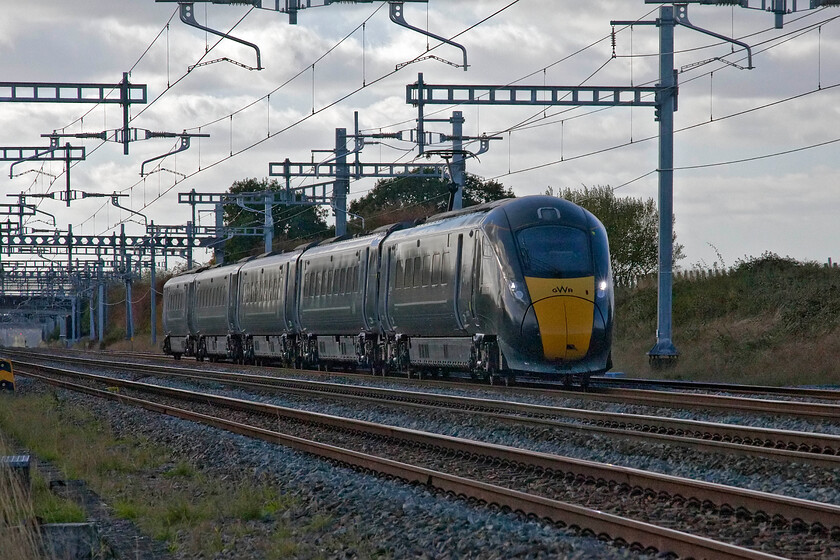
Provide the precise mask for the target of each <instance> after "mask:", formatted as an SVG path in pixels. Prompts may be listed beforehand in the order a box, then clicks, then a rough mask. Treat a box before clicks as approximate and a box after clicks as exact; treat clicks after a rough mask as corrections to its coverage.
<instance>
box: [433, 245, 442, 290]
mask: <svg viewBox="0 0 840 560" xmlns="http://www.w3.org/2000/svg"><path fill="white" fill-rule="evenodd" d="M438 284H440V254H438V253H435V254H434V255H432V286H437V285H438Z"/></svg>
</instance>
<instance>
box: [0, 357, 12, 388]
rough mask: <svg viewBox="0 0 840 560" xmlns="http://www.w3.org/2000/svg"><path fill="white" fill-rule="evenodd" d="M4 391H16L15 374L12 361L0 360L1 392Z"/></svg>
mask: <svg viewBox="0 0 840 560" xmlns="http://www.w3.org/2000/svg"><path fill="white" fill-rule="evenodd" d="M4 389H7V390H9V391H14V390H15V372H14V371H13V368H12V361H11V360H7V359H5V358H0V391H2V390H4Z"/></svg>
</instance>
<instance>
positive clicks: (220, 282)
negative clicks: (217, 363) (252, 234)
mask: <svg viewBox="0 0 840 560" xmlns="http://www.w3.org/2000/svg"><path fill="white" fill-rule="evenodd" d="M241 267H242V265H241V264H239V263H237V264H232V265H222V266H213V267H210V268H208V269H207V270H204V271H202V272H199V273H198V274H196V275H195V281H194V282H195V288H194V290H195V298H194V301H195V307H194V316H195V319H194V324H195V329H196V336H197V346H196V358H197V359H198V360H199V361H202V360H204V358H210V359H211V360H215V359H218V358H233V359H234V360H241V359H242V351H243V349H242V348H237V347H236V346H235V344H234V343H235V341H236V340H237V337H236V336H234V337H233V339H231V335H236V334H238V333H239V332H240V329H239V327H238V324H237V317H236V308H237V301H238V287H239V269H240V268H241Z"/></svg>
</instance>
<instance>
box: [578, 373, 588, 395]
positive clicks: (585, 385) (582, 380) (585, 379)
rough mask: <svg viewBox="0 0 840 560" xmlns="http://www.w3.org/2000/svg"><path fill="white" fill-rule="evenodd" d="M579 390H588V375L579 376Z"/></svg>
mask: <svg viewBox="0 0 840 560" xmlns="http://www.w3.org/2000/svg"><path fill="white" fill-rule="evenodd" d="M580 388H581V389H583V390H584V391H586V390H588V389H589V376H588V375H586V374H583V375H581V376H580Z"/></svg>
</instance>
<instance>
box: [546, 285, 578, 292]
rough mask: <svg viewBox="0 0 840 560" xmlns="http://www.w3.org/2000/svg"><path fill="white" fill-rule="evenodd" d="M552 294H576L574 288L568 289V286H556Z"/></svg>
mask: <svg viewBox="0 0 840 560" xmlns="http://www.w3.org/2000/svg"><path fill="white" fill-rule="evenodd" d="M551 292H552V293H555V294H573V293H575V291H574V290H573V289H572V288H567V287H566V286H556V287H555V288H554V289H553V290H551Z"/></svg>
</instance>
